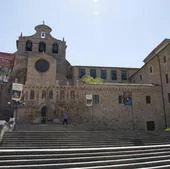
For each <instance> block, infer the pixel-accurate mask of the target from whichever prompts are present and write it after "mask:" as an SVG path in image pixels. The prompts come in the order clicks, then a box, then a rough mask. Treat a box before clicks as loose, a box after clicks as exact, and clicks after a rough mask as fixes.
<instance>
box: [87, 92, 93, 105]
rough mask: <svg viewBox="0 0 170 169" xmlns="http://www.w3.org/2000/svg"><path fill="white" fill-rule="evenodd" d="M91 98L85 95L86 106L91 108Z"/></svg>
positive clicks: (89, 95)
mask: <svg viewBox="0 0 170 169" xmlns="http://www.w3.org/2000/svg"><path fill="white" fill-rule="evenodd" d="M92 104H93V96H92V95H91V94H86V106H92Z"/></svg>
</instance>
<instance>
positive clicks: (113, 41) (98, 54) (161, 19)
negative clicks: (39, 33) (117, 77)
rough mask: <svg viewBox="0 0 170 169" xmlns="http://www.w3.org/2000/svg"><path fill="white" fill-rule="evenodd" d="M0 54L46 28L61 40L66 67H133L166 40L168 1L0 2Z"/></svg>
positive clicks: (169, 24)
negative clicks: (43, 25)
mask: <svg viewBox="0 0 170 169" xmlns="http://www.w3.org/2000/svg"><path fill="white" fill-rule="evenodd" d="M0 2H1V3H0V9H1V10H0V33H1V38H0V52H12V53H13V52H15V51H16V40H17V39H18V37H19V36H20V34H21V32H22V34H23V36H30V35H32V34H34V33H35V30H34V28H35V26H37V25H39V24H42V23H43V21H45V24H46V25H48V26H50V27H51V28H52V32H51V34H52V36H54V37H55V38H57V39H62V38H63V37H64V39H65V41H66V43H67V55H66V58H67V60H68V61H69V62H70V63H71V65H73V66H75V65H81V66H84V65H85V66H103V67H104V66H109V67H134V68H138V67H141V66H142V65H143V60H144V58H145V57H147V55H148V54H149V53H150V52H151V51H152V50H153V49H154V48H155V47H156V46H157V45H158V44H159V43H161V42H162V41H163V40H164V39H165V38H169V37H170V10H169V7H170V0H1V1H0Z"/></svg>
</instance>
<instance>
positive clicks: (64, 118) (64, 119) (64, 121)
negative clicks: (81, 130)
mask: <svg viewBox="0 0 170 169" xmlns="http://www.w3.org/2000/svg"><path fill="white" fill-rule="evenodd" d="M65 123H66V124H67V125H68V113H67V112H64V114H63V125H64V124H65Z"/></svg>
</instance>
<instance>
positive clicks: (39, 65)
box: [35, 59, 50, 72]
mask: <svg viewBox="0 0 170 169" xmlns="http://www.w3.org/2000/svg"><path fill="white" fill-rule="evenodd" d="M49 67H50V65H49V62H48V61H46V60H45V59H40V60H38V61H37V62H36V63H35V68H36V70H37V71H38V72H46V71H47V70H48V69H49Z"/></svg>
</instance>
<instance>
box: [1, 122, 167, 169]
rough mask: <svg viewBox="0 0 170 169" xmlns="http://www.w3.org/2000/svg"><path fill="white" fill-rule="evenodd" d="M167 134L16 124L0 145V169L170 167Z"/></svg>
mask: <svg viewBox="0 0 170 169" xmlns="http://www.w3.org/2000/svg"><path fill="white" fill-rule="evenodd" d="M169 143H170V133H168V132H142V131H140V132H139V131H138V132H137V131H135V132H134V131H93V130H82V129H81V128H79V129H78V127H77V126H71V125H69V126H62V125H17V126H16V129H15V130H14V131H12V132H9V133H6V134H5V136H4V140H3V142H2V144H1V146H0V169H1V168H3V169H4V168H20V169H27V168H29V169H30V168H33V169H34V168H35V169H38V168H39V169H46V168H48V169H61V168H62V169H66V168H70V169H73V168H74V169H100V168H103V169H106V168H108V169H111V168H116V169H117V168H118V169H119V168H124V169H134V168H143V169H144V168H150V169H152V168H170V144H169Z"/></svg>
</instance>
